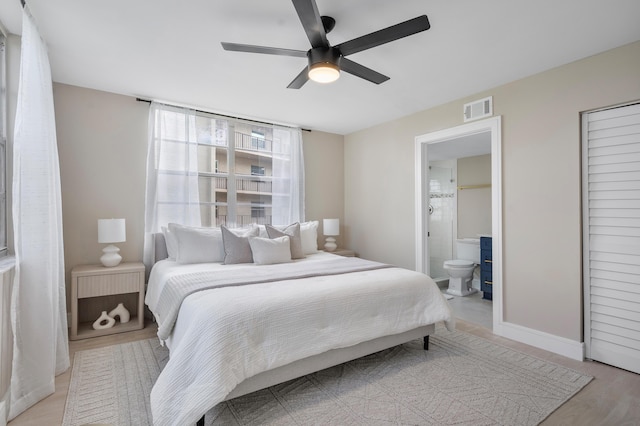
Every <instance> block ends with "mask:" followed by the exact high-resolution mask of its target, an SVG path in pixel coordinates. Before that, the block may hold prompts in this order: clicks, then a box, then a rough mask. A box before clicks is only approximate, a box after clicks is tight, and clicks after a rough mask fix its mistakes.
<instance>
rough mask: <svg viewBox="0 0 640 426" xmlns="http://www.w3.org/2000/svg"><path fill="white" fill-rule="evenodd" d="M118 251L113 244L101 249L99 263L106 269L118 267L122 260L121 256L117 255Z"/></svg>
mask: <svg viewBox="0 0 640 426" xmlns="http://www.w3.org/2000/svg"><path fill="white" fill-rule="evenodd" d="M119 251H120V249H119V248H118V247H116V246H114V245H113V244H111V245H108V246H106V247H105V248H103V249H102V252H103V253H104V254H103V255H102V257H100V262H102V264H103V265H104V266H106V267H107V268H111V267H113V266H118V265H119V264H120V261H121V260H122V256H120V255H119V254H118V252H119Z"/></svg>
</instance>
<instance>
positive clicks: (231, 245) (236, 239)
mask: <svg viewBox="0 0 640 426" xmlns="http://www.w3.org/2000/svg"><path fill="white" fill-rule="evenodd" d="M220 228H221V229H222V244H223V246H224V264H225V265H232V264H234V263H253V254H252V252H251V245H250V244H249V237H250V236H255V235H256V234H257V232H256V231H257V228H256V229H255V230H254V229H250V230H247V231H246V232H245V233H241V234H240V235H237V233H239V231H238V230H236V233H234V232H232V231H230V230H229V228H227V227H226V226H224V225H223V226H221V227H220Z"/></svg>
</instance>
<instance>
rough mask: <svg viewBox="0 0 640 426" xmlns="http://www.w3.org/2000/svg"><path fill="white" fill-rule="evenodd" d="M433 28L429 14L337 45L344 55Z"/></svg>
mask: <svg viewBox="0 0 640 426" xmlns="http://www.w3.org/2000/svg"><path fill="white" fill-rule="evenodd" d="M429 28H431V24H429V18H427V15H422V16H418V17H417V18H413V19H409V20H408V21H405V22H401V23H399V24H396V25H392V26H390V27H387V28H385V29H382V30H379V31H376V32H373V33H370V34H367V35H364V36H362V37H358V38H354V39H353V40H349V41H345V42H344V43H340V44H339V45H337V46H334V47H336V48H338V49H340V52H342V55H343V56H347V55H352V54H354V53H357V52H361V51H363V50H366V49H371V48H372V47H376V46H380V45H381V44H385V43H389V42H390V41H394V40H398V39H400V38H403V37H407V36H410V35H413V34H416V33H419V32H421V31H426V30H428V29H429Z"/></svg>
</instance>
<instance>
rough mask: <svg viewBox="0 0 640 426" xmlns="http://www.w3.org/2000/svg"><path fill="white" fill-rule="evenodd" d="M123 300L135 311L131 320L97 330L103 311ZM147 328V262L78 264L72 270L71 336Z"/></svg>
mask: <svg viewBox="0 0 640 426" xmlns="http://www.w3.org/2000/svg"><path fill="white" fill-rule="evenodd" d="M118 303H123V304H124V306H125V308H127V310H128V311H129V313H130V314H131V318H130V319H129V322H127V323H125V324H121V323H120V322H119V321H117V320H116V324H115V325H114V326H113V327H111V328H107V329H102V330H94V329H93V322H94V321H95V320H96V319H98V317H99V316H100V313H101V312H102V311H107V313H108V312H109V311H111V310H112V309H113V308H115V307H116V306H117V305H118ZM142 328H144V264H142V263H139V262H136V263H121V264H119V265H118V266H114V267H111V268H107V267H104V266H102V265H83V266H76V267H75V268H73V269H72V270H71V333H70V335H69V339H71V340H78V339H87V338H89V337H97V336H104V335H107V334H114V333H123V332H125V331H131V330H140V329H142Z"/></svg>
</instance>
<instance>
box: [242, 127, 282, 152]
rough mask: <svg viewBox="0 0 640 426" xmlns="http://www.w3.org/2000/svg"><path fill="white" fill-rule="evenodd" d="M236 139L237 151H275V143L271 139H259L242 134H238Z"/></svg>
mask: <svg viewBox="0 0 640 426" xmlns="http://www.w3.org/2000/svg"><path fill="white" fill-rule="evenodd" d="M235 139H236V149H242V150H246V151H264V152H271V151H272V149H273V142H272V141H271V140H269V139H265V138H259V137H256V136H253V135H247V134H245V133H240V132H236V134H235Z"/></svg>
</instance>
